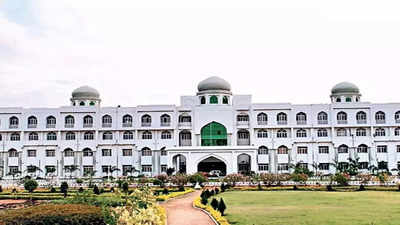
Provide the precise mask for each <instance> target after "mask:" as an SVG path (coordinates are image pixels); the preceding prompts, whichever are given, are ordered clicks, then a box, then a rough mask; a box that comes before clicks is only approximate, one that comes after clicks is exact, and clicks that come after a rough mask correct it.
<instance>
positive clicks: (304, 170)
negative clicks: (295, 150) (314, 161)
mask: <svg viewBox="0 0 400 225" xmlns="http://www.w3.org/2000/svg"><path fill="white" fill-rule="evenodd" d="M290 167H291V168H293V169H294V171H293V173H294V174H306V175H307V176H309V177H312V176H313V175H314V172H312V171H311V170H309V169H308V167H306V168H305V167H303V166H302V162H298V163H296V164H295V165H293V164H292V165H290Z"/></svg>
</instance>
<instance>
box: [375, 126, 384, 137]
mask: <svg viewBox="0 0 400 225" xmlns="http://www.w3.org/2000/svg"><path fill="white" fill-rule="evenodd" d="M385 135H386V132H385V129H383V128H376V129H375V136H377V137H383V136H385Z"/></svg>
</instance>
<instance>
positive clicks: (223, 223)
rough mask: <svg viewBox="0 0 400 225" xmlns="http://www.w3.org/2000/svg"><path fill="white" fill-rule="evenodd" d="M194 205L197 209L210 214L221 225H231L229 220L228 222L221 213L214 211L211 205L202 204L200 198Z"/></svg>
mask: <svg viewBox="0 0 400 225" xmlns="http://www.w3.org/2000/svg"><path fill="white" fill-rule="evenodd" d="M193 205H194V206H195V207H197V208H201V209H204V210H206V211H207V212H209V213H210V214H211V216H212V217H213V218H214V219H215V220H216V221H217V222H218V224H219V225H229V222H228V220H226V219H225V217H223V216H222V215H221V213H220V212H218V211H217V210H214V209H213V208H212V207H211V206H209V205H204V204H202V203H201V198H200V197H199V198H197V199H195V200H194V202H193Z"/></svg>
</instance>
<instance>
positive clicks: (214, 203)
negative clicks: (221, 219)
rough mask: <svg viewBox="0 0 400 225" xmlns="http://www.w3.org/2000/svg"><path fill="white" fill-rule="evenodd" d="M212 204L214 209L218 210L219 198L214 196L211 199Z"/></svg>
mask: <svg viewBox="0 0 400 225" xmlns="http://www.w3.org/2000/svg"><path fill="white" fill-rule="evenodd" d="M210 205H211V207H213V209H215V210H217V209H218V205H219V202H218V200H217V199H215V198H213V199H212V200H211V203H210Z"/></svg>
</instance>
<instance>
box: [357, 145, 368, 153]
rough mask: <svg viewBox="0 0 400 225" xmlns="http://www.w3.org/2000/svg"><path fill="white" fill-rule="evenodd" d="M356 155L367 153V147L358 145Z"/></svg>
mask: <svg viewBox="0 0 400 225" xmlns="http://www.w3.org/2000/svg"><path fill="white" fill-rule="evenodd" d="M357 153H368V146H366V145H359V146H358V147H357Z"/></svg>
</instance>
